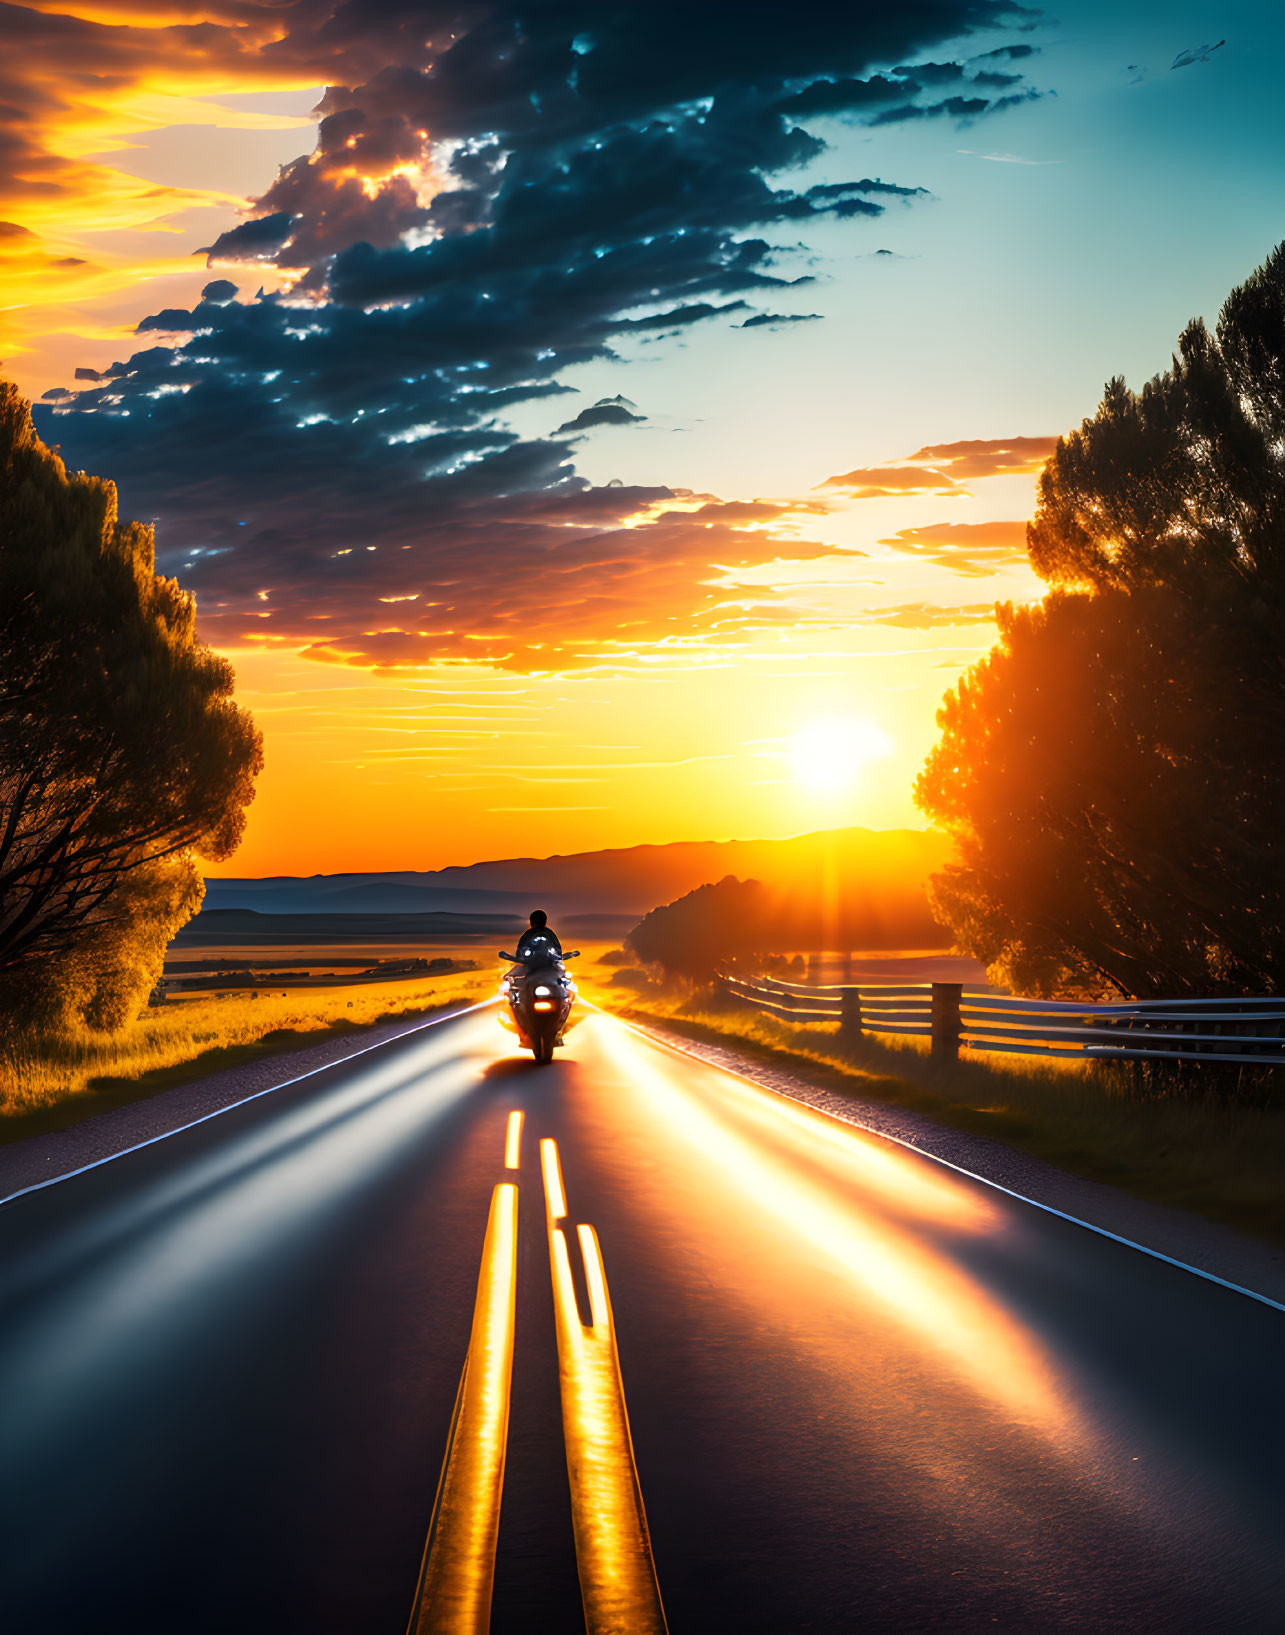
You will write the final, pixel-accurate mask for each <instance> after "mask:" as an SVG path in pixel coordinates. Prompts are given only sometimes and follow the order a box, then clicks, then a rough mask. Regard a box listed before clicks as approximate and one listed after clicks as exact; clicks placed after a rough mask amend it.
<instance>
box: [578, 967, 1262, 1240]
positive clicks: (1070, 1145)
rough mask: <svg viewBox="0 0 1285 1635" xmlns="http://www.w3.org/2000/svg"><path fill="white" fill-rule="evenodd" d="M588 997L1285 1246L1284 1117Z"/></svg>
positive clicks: (1052, 1071) (1123, 1081)
mask: <svg viewBox="0 0 1285 1635" xmlns="http://www.w3.org/2000/svg"><path fill="white" fill-rule="evenodd" d="M585 975H586V976H588V975H589V971H588V970H586V972H585ZM604 975H605V974H604ZM636 975H637V977H638V978H639V981H640V982H642V981H644V980H645V979H644V975H643V973H642V972H638V973H636ZM581 985H582V987H583V988H584V990H585V993H586V996H587V997H590V998H592V999H594V1000H595V1001H596V1002H598V1003H599V1004H601V1005H603V1006H604V1008H606V1009H608V1010H612V1011H614V1012H615V1013H616V1014H618V1015H620V1016H623V1017H625V1018H627V1019H630V1020H634V1021H637V1022H639V1023H641V1024H643V1025H647V1024H649V1023H654V1024H657V1025H659V1026H661V1027H663V1028H665V1029H668V1030H670V1031H672V1032H674V1033H678V1034H681V1035H683V1036H684V1037H687V1038H690V1039H695V1040H703V1041H705V1042H707V1043H711V1044H722V1045H726V1046H728V1047H730V1048H733V1049H735V1050H737V1051H739V1052H742V1053H744V1054H745V1055H747V1056H749V1057H752V1058H754V1059H757V1060H759V1061H764V1062H771V1063H774V1064H775V1065H777V1066H778V1067H782V1068H785V1069H787V1070H788V1071H791V1072H793V1073H796V1074H798V1075H799V1076H800V1077H802V1078H806V1079H809V1080H811V1081H812V1082H814V1083H817V1084H820V1085H822V1086H824V1088H826V1089H828V1090H832V1091H835V1092H837V1093H839V1094H841V1095H849V1096H852V1097H853V1098H854V1099H859V1100H868V1101H878V1102H883V1103H885V1104H886V1105H889V1106H894V1107H905V1108H909V1109H911V1110H913V1111H915V1112H918V1113H922V1114H924V1115H925V1116H927V1117H929V1118H932V1119H935V1120H936V1121H937V1122H938V1123H941V1124H946V1125H950V1126H951V1127H952V1128H955V1129H960V1130H968V1131H971V1132H973V1133H974V1134H979V1135H987V1136H991V1137H992V1138H994V1139H995V1140H997V1141H1002V1142H1004V1143H1006V1144H1007V1145H1008V1146H1011V1147H1016V1148H1017V1149H1019V1150H1020V1151H1022V1152H1026V1153H1030V1154H1031V1155H1032V1156H1033V1157H1036V1158H1042V1159H1045V1160H1046V1161H1047V1162H1049V1163H1052V1164H1056V1165H1058V1166H1059V1168H1061V1169H1065V1170H1069V1171H1071V1172H1072V1173H1074V1174H1076V1175H1082V1176H1084V1177H1085V1178H1086V1179H1088V1180H1092V1181H1101V1182H1104V1183H1106V1184H1108V1185H1111V1186H1118V1187H1121V1188H1123V1189H1124V1190H1125V1191H1127V1192H1130V1193H1132V1194H1133V1195H1134V1196H1135V1197H1138V1198H1145V1199H1148V1200H1150V1201H1151V1202H1154V1203H1162V1204H1168V1205H1171V1206H1173V1207H1175V1208H1181V1209H1189V1210H1192V1211H1194V1212H1195V1213H1197V1214H1199V1215H1203V1216H1204V1217H1205V1218H1206V1219H1208V1220H1213V1221H1218V1222H1220V1223H1222V1224H1224V1225H1227V1226H1232V1227H1235V1228H1237V1229H1238V1230H1240V1231H1243V1232H1250V1233H1253V1234H1255V1235H1256V1236H1259V1237H1262V1238H1266V1239H1268V1240H1270V1241H1272V1242H1277V1243H1285V1189H1283V1188H1282V1186H1281V1179H1280V1178H1281V1176H1282V1174H1285V1110H1282V1109H1281V1108H1280V1107H1279V1106H1273V1105H1271V1104H1270V1103H1264V1102H1263V1101H1261V1100H1257V1101H1250V1100H1236V1099H1234V1098H1230V1099H1229V1098H1228V1097H1227V1096H1226V1095H1224V1094H1219V1093H1217V1092H1214V1091H1209V1090H1201V1088H1200V1087H1199V1086H1198V1085H1197V1084H1195V1083H1193V1082H1190V1081H1189V1082H1188V1083H1187V1085H1186V1087H1185V1089H1184V1090H1183V1091H1182V1093H1175V1091H1174V1090H1173V1089H1172V1088H1169V1089H1167V1090H1166V1091H1165V1092H1164V1093H1156V1092H1154V1091H1153V1092H1148V1091H1146V1090H1145V1089H1144V1088H1143V1087H1141V1086H1140V1085H1139V1084H1138V1083H1137V1082H1136V1081H1134V1080H1132V1079H1131V1078H1130V1077H1129V1076H1128V1075H1127V1074H1121V1073H1120V1072H1119V1070H1118V1068H1115V1069H1113V1068H1112V1067H1110V1066H1109V1065H1101V1066H1098V1065H1095V1066H1092V1067H1081V1066H1079V1065H1078V1064H1074V1063H1062V1062H1058V1063H1047V1062H1041V1063H1036V1062H1027V1063H1023V1062H1020V1061H1017V1060H1014V1059H1013V1058H1010V1057H1002V1056H982V1057H969V1056H967V1055H966V1056H965V1057H964V1058H963V1059H962V1060H961V1061H959V1062H958V1063H952V1062H941V1061H934V1060H933V1058H932V1057H931V1055H930V1054H929V1053H928V1050H927V1048H926V1041H919V1040H912V1039H906V1040H901V1039H896V1038H894V1037H893V1036H886V1037H884V1038H883V1039H880V1038H877V1037H874V1036H871V1035H869V1034H867V1035H866V1036H865V1037H864V1038H863V1039H862V1040H861V1041H860V1042H854V1043H853V1044H851V1045H849V1044H847V1043H846V1042H844V1041H841V1040H840V1039H839V1037H838V1030H837V1028H835V1027H829V1026H807V1025H800V1024H795V1023H790V1022H782V1021H777V1020H776V1019H775V1018H773V1017H769V1016H765V1015H763V1013H762V1012H759V1011H752V1010H750V1009H748V1008H747V1007H745V1006H743V1005H740V1004H738V1003H737V1002H735V1001H733V1000H725V999H723V998H722V997H721V996H720V995H718V994H717V993H715V992H713V991H712V990H709V989H701V990H697V991H696V992H694V993H693V992H692V991H691V990H690V989H683V988H682V987H680V986H677V985H675V986H663V987H662V986H659V985H652V986H639V985H626V984H617V983H615V982H613V981H612V980H611V978H610V976H609V975H606V979H605V980H604V978H603V977H599V976H597V975H596V974H595V975H594V976H593V977H592V978H591V980H590V981H589V982H587V983H586V982H585V981H584V980H583V979H581Z"/></svg>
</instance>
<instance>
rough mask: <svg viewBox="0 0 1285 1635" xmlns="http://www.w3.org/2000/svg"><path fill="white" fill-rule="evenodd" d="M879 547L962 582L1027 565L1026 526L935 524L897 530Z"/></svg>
mask: <svg viewBox="0 0 1285 1635" xmlns="http://www.w3.org/2000/svg"><path fill="white" fill-rule="evenodd" d="M879 543H880V544H881V545H888V546H890V547H891V548H892V549H893V550H894V551H900V552H901V553H902V554H903V555H905V556H916V557H919V558H920V559H921V560H923V561H925V562H931V563H932V564H933V566H934V567H938V568H948V569H949V570H950V572H951V573H957V574H960V575H962V576H963V577H965V578H970V579H982V578H986V577H987V576H988V575H990V574H996V573H999V572H1001V571H1002V570H1003V569H1004V568H1007V567H1012V566H1013V565H1014V564H1016V563H1019V562H1025V561H1026V524H1025V523H1024V522H935V523H933V524H931V525H930V526H928V527H924V528H899V529H898V530H897V532H896V533H895V534H893V535H892V536H891V537H890V538H888V539H881V540H880V541H879Z"/></svg>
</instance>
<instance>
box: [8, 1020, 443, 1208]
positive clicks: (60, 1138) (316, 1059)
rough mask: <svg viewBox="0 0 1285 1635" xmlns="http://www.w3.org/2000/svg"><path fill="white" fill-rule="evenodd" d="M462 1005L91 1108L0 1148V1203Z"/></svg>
mask: <svg viewBox="0 0 1285 1635" xmlns="http://www.w3.org/2000/svg"><path fill="white" fill-rule="evenodd" d="M470 1008H472V1007H470V1006H469V1005H467V1004H461V1005H458V1006H449V1007H445V1008H443V1009H442V1010H438V1011H433V1012H432V1013H431V1014H430V1015H428V1016H424V1015H423V1014H422V1013H421V1014H420V1015H417V1016H401V1017H397V1018H396V1019H395V1020H392V1021H388V1022H380V1023H376V1024H375V1025H374V1026H372V1027H370V1028H363V1029H355V1030H353V1031H352V1032H345V1033H342V1034H337V1035H331V1036H330V1037H328V1038H325V1039H322V1040H320V1041H318V1042H317V1043H315V1044H312V1045H308V1046H305V1047H304V1048H302V1049H300V1050H287V1051H278V1052H273V1053H272V1054H271V1055H266V1056H263V1057H261V1058H260V1059H259V1060H257V1061H252V1062H247V1063H244V1064H243V1065H242V1066H239V1067H230V1068H226V1069H224V1070H223V1071H222V1072H218V1073H211V1074H209V1075H207V1076H206V1077H205V1078H199V1079H190V1080H188V1081H187V1082H185V1083H183V1084H179V1085H175V1086H174V1087H173V1088H172V1089H169V1090H160V1091H157V1093H156V1094H155V1095H151V1096H145V1097H141V1098H140V1099H138V1100H136V1101H128V1102H125V1103H123V1104H121V1105H120V1106H117V1107H113V1108H111V1109H109V1110H108V1111H107V1112H103V1113H96V1114H94V1115H92V1116H91V1117H89V1118H85V1119H81V1120H79V1121H78V1122H77V1123H75V1124H69V1125H67V1126H66V1127H65V1128H63V1129H60V1130H48V1131H45V1132H44V1133H42V1134H40V1135H33V1136H29V1137H27V1139H26V1140H22V1141H13V1142H10V1143H8V1144H7V1145H5V1146H3V1147H0V1201H3V1200H5V1199H8V1198H12V1197H13V1195H14V1194H15V1193H18V1192H22V1191H25V1190H26V1189H27V1188H28V1187H32V1186H39V1185H41V1184H42V1183H43V1182H46V1181H53V1180H57V1179H58V1177H60V1176H63V1175H69V1174H71V1173H72V1172H73V1171H74V1170H78V1169H83V1168H85V1166H86V1165H88V1164H96V1163H100V1162H101V1161H102V1160H103V1159H105V1158H111V1157H112V1156H114V1155H115V1154H116V1153H119V1152H125V1151H127V1150H128V1149H129V1148H130V1147H136V1146H138V1145H140V1144H141V1143H142V1142H145V1141H153V1140H155V1139H156V1138H157V1137H158V1136H163V1135H170V1134H172V1133H173V1132H174V1131H175V1130H179V1129H182V1128H183V1126H184V1125H186V1124H192V1123H194V1122H195V1121H196V1120H197V1119H201V1118H206V1117H208V1116H209V1114H211V1113H217V1112H219V1111H220V1110H221V1109H222V1108H225V1107H231V1106H233V1105H235V1104H236V1103H237V1102H240V1101H245V1100H246V1099H247V1098H248V1097H250V1096H254V1095H259V1094H261V1093H262V1092H263V1091H265V1090H272V1089H275V1088H277V1087H278V1086H281V1085H284V1084H287V1083H289V1082H290V1081H292V1080H294V1079H298V1078H302V1077H303V1076H304V1075H305V1074H307V1073H315V1072H316V1071H317V1070H318V1069H319V1068H323V1067H331V1066H333V1065H334V1064H335V1063H336V1062H341V1061H344V1060H345V1059H347V1058H348V1057H350V1056H354V1055H356V1054H357V1053H358V1052H360V1051H364V1050H369V1049H371V1048H372V1047H373V1046H376V1045H381V1044H387V1043H389V1042H390V1041H391V1040H394V1039H399V1038H402V1037H403V1036H404V1035H406V1034H411V1033H415V1032H417V1031H418V1030H419V1029H421V1028H423V1027H425V1026H431V1025H432V1024H433V1023H436V1022H441V1021H445V1020H446V1019H447V1018H448V1017H451V1016H457V1015H459V1014H460V1013H461V1012H462V1011H464V1010H468V1009H470Z"/></svg>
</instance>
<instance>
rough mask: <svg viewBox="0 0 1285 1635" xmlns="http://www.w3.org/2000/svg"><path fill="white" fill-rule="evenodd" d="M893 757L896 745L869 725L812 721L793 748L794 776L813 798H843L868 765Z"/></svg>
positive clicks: (879, 728) (878, 728)
mask: <svg viewBox="0 0 1285 1635" xmlns="http://www.w3.org/2000/svg"><path fill="white" fill-rule="evenodd" d="M892 753H893V742H892V739H891V738H889V736H888V734H887V733H886V732H884V731H883V729H882V728H881V727H876V726H875V725H874V723H873V722H870V721H852V720H826V721H812V722H810V723H809V724H808V725H807V726H806V727H803V728H801V729H800V730H799V731H798V732H797V733H796V734H795V736H794V739H793V742H792V744H791V746H790V762H791V764H792V766H793V768H794V776H795V778H796V780H797V781H798V782H799V783H800V784H801V785H802V787H803V788H804V789H806V790H808V791H809V793H811V794H813V795H841V794H843V793H845V792H846V791H847V790H849V789H851V787H852V786H853V784H855V783H856V781H857V779H858V777H859V776H860V775H861V770H862V768H863V767H864V766H865V765H866V764H867V762H869V761H877V760H880V759H882V757H883V756H885V755H891V754H892Z"/></svg>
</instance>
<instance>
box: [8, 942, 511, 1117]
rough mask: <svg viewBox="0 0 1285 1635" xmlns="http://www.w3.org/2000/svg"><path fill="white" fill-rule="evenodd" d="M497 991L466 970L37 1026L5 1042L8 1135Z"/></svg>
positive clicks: (484, 975) (488, 977) (193, 1001)
mask: <svg viewBox="0 0 1285 1635" xmlns="http://www.w3.org/2000/svg"><path fill="white" fill-rule="evenodd" d="M494 991H495V978H494V975H493V973H492V972H490V971H467V972H462V973H459V974H457V975H455V976H448V977H442V978H438V979H437V980H424V979H420V980H418V981H411V982H377V983H371V984H369V985H367V986H363V987H360V988H355V987H353V986H352V985H345V986H342V987H334V988H296V989H293V990H275V989H274V990H265V989H259V990H255V991H253V992H249V993H226V994H210V995H208V996H204V997H199V998H198V997H193V998H190V999H189V998H185V999H181V1000H179V1001H176V1002H170V1003H167V1004H164V1005H157V1006H154V1007H150V1008H149V1009H147V1010H145V1011H144V1012H143V1013H142V1014H141V1015H140V1016H138V1017H137V1018H136V1019H135V1020H134V1021H133V1022H131V1023H129V1024H128V1025H127V1026H125V1027H123V1028H120V1029H116V1030H113V1031H110V1032H106V1031H96V1030H94V1029H92V1028H89V1027H82V1028H80V1029H79V1030H76V1031H71V1030H68V1029H66V1028H58V1029H54V1030H50V1031H48V1032H45V1033H41V1032H39V1031H37V1030H29V1031H28V1032H26V1033H25V1034H24V1035H22V1036H21V1037H19V1038H10V1039H9V1040H0V1142H5V1141H16V1140H20V1139H22V1138H23V1137H25V1136H29V1135H37V1134H39V1133H41V1132H42V1131H44V1130H50V1129H61V1128H63V1127H65V1126H66V1125H69V1124H73V1123H76V1122H78V1121H79V1120H80V1119H82V1118H88V1117H90V1116H91V1115H92V1114H94V1113H99V1112H105V1111H106V1110H107V1109H108V1108H110V1107H115V1106H118V1105H120V1104H121V1103H123V1102H126V1101H136V1100H140V1099H142V1098H144V1097H146V1096H151V1095H155V1094H156V1093H157V1092H158V1091H160V1090H168V1089H170V1088H171V1087H172V1086H173V1085H176V1084H182V1083H185V1082H186V1081H188V1080H190V1079H197V1078H203V1077H204V1076H205V1075H207V1074H209V1073H217V1072H220V1071H222V1070H223V1069H224V1068H228V1067H240V1066H243V1065H244V1064H246V1063H247V1062H251V1061H255V1060H257V1059H259V1058H260V1057H264V1056H270V1055H274V1054H277V1053H279V1052H282V1051H289V1050H299V1049H301V1048H302V1047H303V1046H305V1045H310V1044H316V1043H317V1042H318V1041H320V1040H321V1039H324V1038H326V1037H328V1036H332V1035H335V1034H343V1033H354V1034H356V1033H359V1032H360V1031H361V1030H362V1029H363V1028H367V1027H371V1026H373V1025H374V1024H375V1023H378V1022H387V1021H393V1020H396V1019H397V1018H398V1017H406V1018H407V1019H410V1018H413V1017H415V1016H423V1015H427V1014H429V1013H430V1012H432V1011H435V1010H441V1009H444V1008H445V1007H447V1006H450V1005H456V1004H462V1003H463V1004H467V1003H472V1002H473V1001H476V1000H478V999H482V998H484V997H485V996H486V995H487V994H490V993H493V992H494ZM354 1042H355V1044H356V1043H359V1042H360V1041H354Z"/></svg>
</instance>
